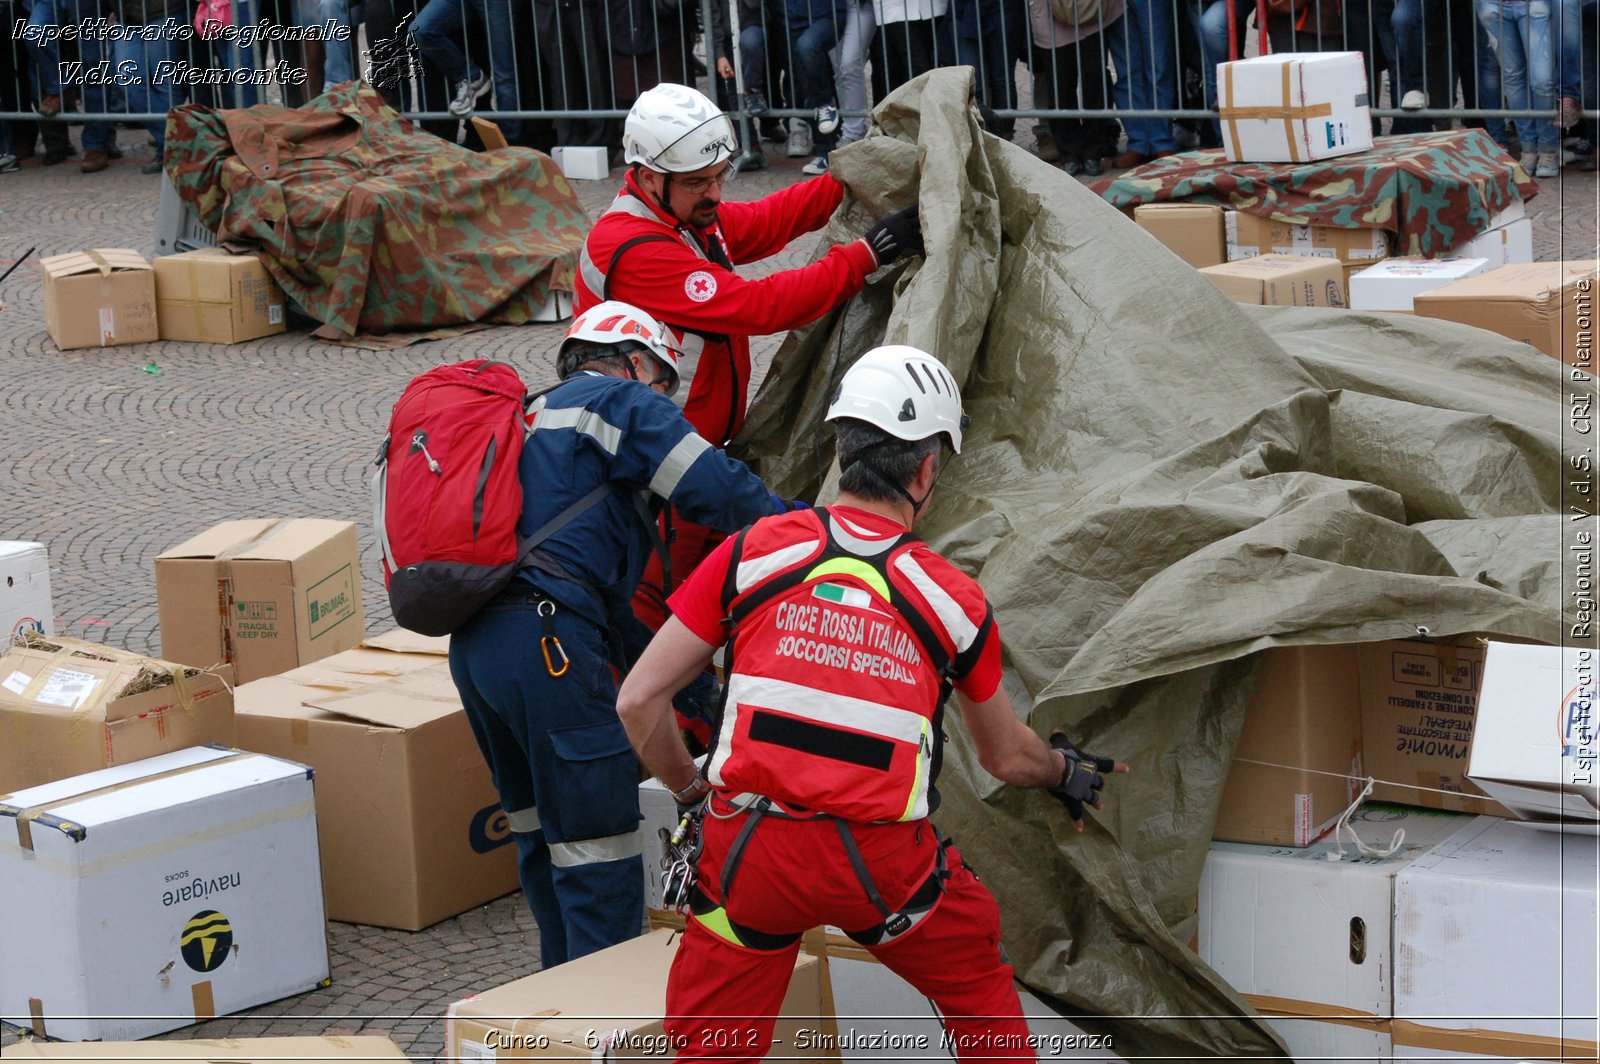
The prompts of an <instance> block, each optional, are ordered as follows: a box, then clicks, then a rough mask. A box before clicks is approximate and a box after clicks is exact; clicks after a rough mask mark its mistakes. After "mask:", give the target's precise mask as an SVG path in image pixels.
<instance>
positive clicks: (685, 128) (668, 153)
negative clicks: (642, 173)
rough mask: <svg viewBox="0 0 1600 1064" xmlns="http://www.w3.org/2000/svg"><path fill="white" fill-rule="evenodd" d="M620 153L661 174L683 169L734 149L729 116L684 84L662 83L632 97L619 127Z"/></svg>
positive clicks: (717, 158) (726, 156) (708, 163)
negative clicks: (620, 138) (634, 97)
mask: <svg viewBox="0 0 1600 1064" xmlns="http://www.w3.org/2000/svg"><path fill="white" fill-rule="evenodd" d="M622 150H623V156H624V158H626V159H627V161H628V162H630V163H638V164H640V165H641V166H646V167H649V168H650V169H651V170H658V171H660V172H662V173H666V174H687V173H690V172H692V171H695V170H699V169H702V168H704V167H707V166H715V165H716V164H717V163H720V162H721V161H722V160H724V159H729V158H732V157H733V156H734V155H736V154H738V151H739V138H738V135H737V134H736V133H735V132H734V126H733V119H731V118H729V117H728V116H727V115H725V114H723V113H722V109H721V108H720V107H718V106H717V105H716V104H714V103H712V102H711V100H710V99H708V98H707V97H706V95H705V93H703V92H700V91H699V90H698V89H691V88H690V87H689V86H687V85H673V84H671V83H666V82H664V83H662V84H660V85H657V86H656V87H655V88H653V89H646V90H645V91H644V92H642V93H640V94H639V98H638V99H637V100H635V101H634V104H633V109H632V110H630V111H629V112H628V120H627V121H626V122H625V123H623V127H622Z"/></svg>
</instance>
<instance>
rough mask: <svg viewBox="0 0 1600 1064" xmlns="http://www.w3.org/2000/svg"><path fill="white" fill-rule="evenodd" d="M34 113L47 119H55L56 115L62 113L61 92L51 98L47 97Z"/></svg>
mask: <svg viewBox="0 0 1600 1064" xmlns="http://www.w3.org/2000/svg"><path fill="white" fill-rule="evenodd" d="M34 111H35V112H37V113H38V114H41V115H43V116H44V117H46V118H54V117H55V116H56V115H58V114H60V113H61V94H60V93H59V92H53V93H51V94H50V95H49V96H46V97H45V98H44V99H42V100H40V101H39V104H38V106H37V107H35V108H34Z"/></svg>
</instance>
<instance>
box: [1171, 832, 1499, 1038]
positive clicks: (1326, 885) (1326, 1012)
mask: <svg viewBox="0 0 1600 1064" xmlns="http://www.w3.org/2000/svg"><path fill="white" fill-rule="evenodd" d="M1473 823H1474V821H1473V820H1472V819H1471V818H1469V817H1464V816H1458V815H1455V814H1451V813H1440V812H1435V811H1432V810H1424V809H1404V808H1400V807H1398V806H1389V805H1378V804H1373V805H1367V806H1364V807H1362V808H1361V809H1360V810H1359V811H1358V812H1356V813H1355V814H1354V816H1353V817H1352V818H1351V821H1350V829H1351V831H1353V832H1354V834H1355V836H1356V837H1358V838H1360V840H1361V841H1362V842H1363V843H1364V844H1366V846H1367V847H1368V848H1369V849H1371V850H1373V851H1375V853H1374V854H1370V855H1369V854H1363V853H1362V852H1361V851H1360V850H1359V849H1358V847H1357V846H1356V845H1355V843H1354V842H1353V841H1352V838H1351V833H1350V831H1344V830H1341V833H1340V837H1338V838H1334V837H1329V838H1327V839H1324V840H1322V841H1320V842H1317V843H1315V844H1313V845H1312V846H1310V847H1307V848H1304V849H1292V848H1287V847H1273V846H1247V845H1242V844H1239V843H1232V842H1214V843H1212V844H1211V851H1210V853H1209V854H1207V856H1206V863H1205V867H1204V869H1203V870H1202V872H1201V875H1200V901H1199V929H1198V930H1199V935H1198V951H1199V954H1200V958H1201V960H1203V961H1205V962H1206V963H1207V964H1209V965H1211V967H1213V968H1214V969H1216V971H1217V974H1219V975H1221V976H1222V977H1223V978H1224V979H1226V980H1227V981H1228V982H1229V983H1231V984H1232V985H1233V987H1234V989H1236V990H1238V991H1239V992H1240V993H1241V994H1243V995H1244V996H1245V999H1246V1000H1247V1001H1249V1002H1250V1003H1251V1004H1252V1005H1254V1006H1255V1007H1256V1008H1257V1009H1259V1010H1261V1011H1262V1012H1263V1013H1266V1014H1268V1015H1271V1016H1274V1017H1278V1018H1277V1019H1274V1020H1273V1021H1272V1025H1273V1027H1274V1028H1275V1029H1277V1031H1278V1032H1279V1034H1281V1035H1283V1037H1284V1038H1285V1040H1286V1041H1288V1043H1289V1048H1290V1050H1291V1051H1292V1053H1293V1055H1294V1057H1295V1058H1296V1059H1299V1060H1306V1059H1333V1060H1380V1059H1386V1058H1387V1057H1388V1045H1389V1031H1388V1026H1389V1021H1390V1019H1391V1017H1392V1015H1393V1007H1394V986H1395V983H1394V979H1395V976H1394V950H1395V943H1394V940H1393V935H1392V925H1393V914H1394V889H1395V888H1394V884H1395V879H1396V877H1397V876H1398V875H1399V874H1400V872H1401V871H1402V870H1403V869H1405V868H1406V867H1408V866H1409V865H1410V864H1411V863H1412V862H1414V861H1416V860H1417V859H1419V858H1420V857H1422V856H1423V855H1425V854H1426V853H1428V852H1429V851H1430V850H1431V849H1432V848H1433V847H1434V846H1435V845H1437V844H1439V843H1441V842H1443V841H1444V840H1446V839H1448V838H1450V837H1452V836H1453V835H1455V834H1456V833H1458V832H1460V831H1463V830H1465V829H1467V828H1469V827H1470V826H1471V825H1472V824H1473ZM1402 831H1403V832H1404V838H1403V839H1402V840H1401V842H1400V848H1399V849H1398V850H1396V851H1395V852H1393V853H1391V854H1389V855H1388V856H1377V855H1376V854H1381V853H1383V852H1384V851H1387V850H1389V849H1390V848H1391V847H1392V846H1393V845H1394V842H1395V839H1396V835H1397V833H1398V832H1402Z"/></svg>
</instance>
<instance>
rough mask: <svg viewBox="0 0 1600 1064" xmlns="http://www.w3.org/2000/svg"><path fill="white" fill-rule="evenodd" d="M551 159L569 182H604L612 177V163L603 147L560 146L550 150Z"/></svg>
mask: <svg viewBox="0 0 1600 1064" xmlns="http://www.w3.org/2000/svg"><path fill="white" fill-rule="evenodd" d="M550 157H551V158H552V159H554V160H555V161H556V165H557V166H559V167H561V173H562V176H564V177H566V178H567V179H568V180H569V181H604V180H605V179H606V178H608V177H610V176H611V161H610V160H609V159H608V158H607V157H606V149H605V148H603V147H598V146H596V147H588V146H580V145H567V146H564V147H562V146H558V147H555V148H551V149H550Z"/></svg>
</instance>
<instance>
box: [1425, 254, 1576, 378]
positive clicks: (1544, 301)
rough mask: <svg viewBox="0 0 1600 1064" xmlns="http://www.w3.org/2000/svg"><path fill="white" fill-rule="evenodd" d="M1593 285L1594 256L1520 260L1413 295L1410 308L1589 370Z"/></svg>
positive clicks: (1573, 366)
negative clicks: (1569, 258)
mask: <svg viewBox="0 0 1600 1064" xmlns="http://www.w3.org/2000/svg"><path fill="white" fill-rule="evenodd" d="M1597 291H1600V262H1597V261H1596V260H1594V259H1587V260H1573V261H1567V262H1533V263H1523V264H1521V265H1514V266H1501V267H1500V268H1499V269H1495V270H1489V271H1488V272H1486V273H1480V274H1478V275H1477V276H1469V277H1468V278H1466V279H1465V280H1458V281H1456V282H1455V283H1454V284H1449V285H1445V286H1443V287H1440V288H1436V289H1434V290H1433V291H1431V292H1429V293H1427V294H1426V295H1422V296H1418V297H1417V302H1416V311H1417V314H1418V315H1419V316H1421V317H1427V318H1443V319H1445V320H1446V321H1458V322H1461V323H1462V324H1464V325H1475V326H1477V327H1478V328H1480V329H1488V330H1489V331H1490V332H1497V333H1499V334H1500V335H1501V336H1509V337H1510V338H1511V339H1513V340H1521V341H1522V342H1523V343H1525V344H1532V345H1533V346H1534V347H1536V348H1538V349H1539V350H1540V351H1543V352H1544V353H1545V354H1547V355H1549V356H1551V357H1552V358H1559V359H1560V360H1561V361H1563V362H1565V363H1566V364H1567V365H1569V366H1571V367H1572V368H1573V369H1576V370H1581V371H1583V372H1585V373H1588V374H1591V375H1593V374H1594V372H1595V367H1596V365H1597V360H1596V354H1595V344H1594V337H1595V330H1594V325H1593V323H1594V320H1595V298H1596V294H1597Z"/></svg>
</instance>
